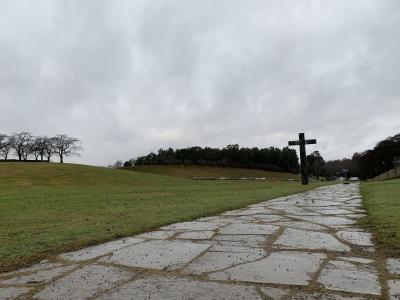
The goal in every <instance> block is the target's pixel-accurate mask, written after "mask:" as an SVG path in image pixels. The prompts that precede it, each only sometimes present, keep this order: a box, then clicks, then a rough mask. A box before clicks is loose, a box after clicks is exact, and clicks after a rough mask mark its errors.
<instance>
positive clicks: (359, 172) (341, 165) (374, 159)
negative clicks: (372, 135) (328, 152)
mask: <svg viewBox="0 0 400 300" xmlns="http://www.w3.org/2000/svg"><path fill="white" fill-rule="evenodd" d="M398 159H400V133H398V134H396V135H394V136H390V137H388V138H386V139H384V140H381V141H379V142H378V143H377V144H376V145H375V147H374V148H373V149H368V150H366V151H364V152H361V153H357V152H356V153H354V155H353V156H352V158H351V159H348V158H345V159H341V160H333V161H328V162H327V163H326V170H327V174H328V175H330V176H333V175H338V174H341V173H342V170H343V169H348V174H349V176H358V177H360V178H361V179H370V178H373V177H375V176H377V175H379V174H382V173H385V172H387V171H389V170H391V169H393V168H394V161H395V160H398Z"/></svg>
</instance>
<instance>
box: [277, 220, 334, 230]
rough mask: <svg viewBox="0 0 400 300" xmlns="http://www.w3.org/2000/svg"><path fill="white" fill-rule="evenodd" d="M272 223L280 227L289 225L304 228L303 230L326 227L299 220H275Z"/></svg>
mask: <svg viewBox="0 0 400 300" xmlns="http://www.w3.org/2000/svg"><path fill="white" fill-rule="evenodd" d="M274 225H277V226H282V227H291V228H295V229H304V230H312V231H326V230H328V228H326V227H324V226H321V225H317V224H313V223H309V222H301V221H298V222H296V221H286V222H281V221H280V222H275V223H274Z"/></svg>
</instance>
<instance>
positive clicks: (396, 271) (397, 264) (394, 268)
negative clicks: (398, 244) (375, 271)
mask: <svg viewBox="0 0 400 300" xmlns="http://www.w3.org/2000/svg"><path fill="white" fill-rule="evenodd" d="M386 268H387V270H388V271H389V273H390V274H392V275H400V259H399V258H388V259H387V260H386Z"/></svg>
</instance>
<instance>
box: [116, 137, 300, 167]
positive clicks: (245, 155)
mask: <svg viewBox="0 0 400 300" xmlns="http://www.w3.org/2000/svg"><path fill="white" fill-rule="evenodd" d="M130 165H201V166H216V167H236V168H249V169H261V170H271V171H283V172H292V173H297V172H298V170H299V164H298V156H297V153H296V150H294V149H290V148H288V147H285V148H283V149H279V148H275V147H269V148H240V147H239V145H237V144H234V145H228V146H226V147H224V148H222V149H219V148H210V147H205V148H202V147H188V148H184V149H172V148H168V149H160V150H158V153H153V152H152V153H150V154H148V155H146V156H141V157H138V158H136V159H131V160H129V161H127V162H125V164H124V166H130Z"/></svg>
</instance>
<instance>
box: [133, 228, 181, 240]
mask: <svg viewBox="0 0 400 300" xmlns="http://www.w3.org/2000/svg"><path fill="white" fill-rule="evenodd" d="M176 233H177V231H173V230H171V231H168V230H156V231H151V232H146V233H142V234H139V235H137V236H135V237H137V238H142V239H152V240H165V239H168V238H170V237H172V236H173V235H174V234H176Z"/></svg>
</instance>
